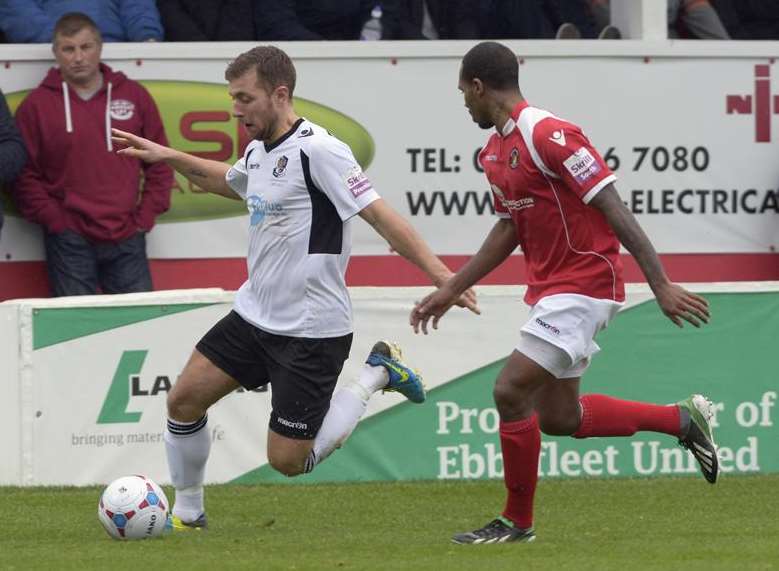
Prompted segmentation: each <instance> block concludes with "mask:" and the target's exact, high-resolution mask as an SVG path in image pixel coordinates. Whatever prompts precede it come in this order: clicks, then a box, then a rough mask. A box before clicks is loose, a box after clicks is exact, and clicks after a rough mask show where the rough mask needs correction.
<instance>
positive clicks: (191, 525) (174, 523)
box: [165, 513, 208, 532]
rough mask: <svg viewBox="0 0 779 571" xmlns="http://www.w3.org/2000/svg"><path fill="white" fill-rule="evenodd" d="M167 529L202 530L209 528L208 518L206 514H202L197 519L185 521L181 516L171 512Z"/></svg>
mask: <svg viewBox="0 0 779 571" xmlns="http://www.w3.org/2000/svg"><path fill="white" fill-rule="evenodd" d="M165 529H168V530H170V531H174V532H176V531H202V530H204V529H208V519H207V518H206V514H205V513H202V514H200V517H198V518H197V519H196V520H195V521H184V520H182V519H181V518H180V517H178V516H175V515H173V514H170V515H169V516H168V522H167V524H166V525H165Z"/></svg>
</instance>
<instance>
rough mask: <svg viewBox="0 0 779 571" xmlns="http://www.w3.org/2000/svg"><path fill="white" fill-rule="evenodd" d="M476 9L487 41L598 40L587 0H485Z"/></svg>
mask: <svg viewBox="0 0 779 571" xmlns="http://www.w3.org/2000/svg"><path fill="white" fill-rule="evenodd" d="M479 7H480V10H481V16H480V22H481V26H482V30H483V32H484V33H483V35H484V36H485V37H488V38H513V39H552V38H559V39H579V38H582V37H584V38H590V39H592V38H596V37H599V36H598V30H599V28H598V27H597V26H596V22H595V17H594V16H593V13H592V10H591V8H590V5H589V4H588V2H587V0H521V1H518V0H487V1H484V2H480V3H479ZM609 37H611V36H609Z"/></svg>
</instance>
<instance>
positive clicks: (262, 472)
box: [233, 292, 779, 486]
mask: <svg viewBox="0 0 779 571" xmlns="http://www.w3.org/2000/svg"><path fill="white" fill-rule="evenodd" d="M703 295H704V297H706V298H707V299H708V300H709V303H710V305H711V312H712V320H711V323H710V324H709V325H708V326H705V327H702V328H701V329H695V328H694V327H692V326H691V325H685V327H684V328H683V329H681V330H680V329H678V328H677V327H676V326H675V325H674V324H673V323H671V322H670V321H669V320H668V319H667V318H666V317H665V316H663V314H662V313H661V312H660V310H659V308H658V307H657V304H656V303H654V302H647V303H642V304H639V305H637V306H634V307H632V308H630V310H629V311H625V312H622V313H621V314H620V315H619V316H618V317H617V318H616V319H615V320H614V322H613V323H612V324H611V326H610V327H609V328H608V329H607V330H606V331H604V332H603V333H602V334H600V335H599V336H598V344H599V345H600V346H601V347H602V348H603V351H602V352H601V353H599V354H598V355H597V356H596V357H595V358H594V359H593V363H592V366H591V367H590V369H589V371H588V372H587V374H586V375H585V376H584V378H583V379H582V383H581V392H582V393H602V394H608V395H611V396H614V397H616V398H621V399H628V400H638V401H646V402H654V403H659V404H667V403H674V402H676V401H678V400H681V399H683V398H686V397H687V396H689V395H690V394H691V393H697V392H700V393H703V394H705V395H707V396H709V397H711V399H712V400H713V401H714V402H715V403H717V404H718V412H717V418H716V420H717V426H716V427H715V429H714V432H715V438H716V440H717V444H718V445H719V446H720V458H721V465H722V466H723V469H724V470H725V472H724V475H725V476H727V475H730V474H734V475H735V474H739V473H750V472H752V473H754V472H763V473H768V472H779V401H778V400H777V390H779V384H778V383H777V367H776V364H775V362H774V360H773V359H772V355H774V354H775V353H776V342H777V338H779V294H777V293H776V292H767V293H749V294H726V293H714V294H703ZM506 329H507V330H513V329H514V327H513V326H512V325H511V324H507V326H506ZM473 339H474V346H473V350H474V351H478V348H479V343H480V341H479V336H478V332H477V333H476V334H475V335H474V337H473ZM429 358H430V359H443V358H446V355H430V356H429ZM502 364H503V361H502V360H501V361H497V362H495V363H491V364H488V365H485V366H484V367H482V368H480V369H478V370H476V371H473V372H471V373H468V374H465V375H463V376H461V377H458V378H456V379H453V380H452V381H449V382H448V383H446V384H444V385H441V386H439V387H437V388H436V389H435V390H433V391H431V392H430V393H429V395H428V401H427V402H426V403H425V404H423V405H412V404H410V403H402V404H400V405H398V406H396V407H393V408H391V409H388V410H386V411H384V412H381V413H379V414H376V415H374V416H372V417H370V418H368V419H366V420H365V421H364V422H361V423H360V425H359V426H358V428H357V430H356V431H355V433H354V434H353V435H352V437H351V438H350V439H349V441H348V442H347V443H346V444H345V445H344V447H343V449H341V450H337V451H336V452H334V453H333V455H332V456H331V457H330V458H328V459H327V460H326V461H325V462H324V463H323V464H322V465H320V466H317V468H316V470H315V471H314V472H313V473H312V474H308V475H306V476H302V477H298V478H294V479H290V478H286V477H285V476H282V475H280V474H278V473H276V472H275V471H274V470H273V469H271V467H270V466H268V465H262V466H259V467H257V468H256V469H254V470H252V471H250V472H247V473H245V474H243V475H241V476H239V477H238V478H236V479H235V480H233V481H234V482H236V483H242V484H244V483H255V482H279V483H281V482H284V483H315V482H344V481H392V480H415V479H449V478H451V479H473V478H475V479H481V478H499V477H501V476H502V473H503V464H502V457H501V454H500V452H501V451H500V441H499V435H498V428H499V426H498V422H499V420H498V415H497V412H496V411H495V405H494V403H493V400H492V387H493V385H494V380H495V377H496V376H497V374H498V372H499V371H500V368H501V366H502ZM419 365H420V368H421V369H422V370H423V371H424V363H420V364H419ZM561 382H564V381H561ZM375 398H393V397H386V396H385V397H382V396H381V395H376V397H375ZM691 458H692V457H691V456H688V453H687V452H685V451H684V450H682V449H681V448H680V447H679V446H678V445H677V443H676V438H675V437H673V436H670V435H665V434H658V433H653V432H638V433H637V434H636V435H635V436H632V437H623V438H587V439H573V438H567V437H549V436H545V435H544V436H543V445H542V451H541V461H540V465H539V469H540V472H541V475H542V477H587V476H590V477H593V476H594V477H613V476H628V477H635V476H660V475H669V476H683V475H688V476H694V477H699V476H698V466H697V464H696V463H695V461H694V460H691ZM701 485H702V486H705V485H706V484H705V483H701Z"/></svg>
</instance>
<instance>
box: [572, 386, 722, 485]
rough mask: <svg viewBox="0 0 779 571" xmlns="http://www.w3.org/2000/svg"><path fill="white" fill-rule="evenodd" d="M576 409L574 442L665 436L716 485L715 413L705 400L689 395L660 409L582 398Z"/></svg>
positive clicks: (604, 397)
mask: <svg viewBox="0 0 779 571" xmlns="http://www.w3.org/2000/svg"><path fill="white" fill-rule="evenodd" d="M579 405H580V408H581V423H580V425H579V428H578V429H577V430H576V431H575V432H574V433H572V434H573V436H574V437H575V438H589V437H592V436H632V435H633V434H635V433H636V432H639V431H649V432H661V433H663V434H668V435H670V436H674V437H676V438H678V439H679V444H681V445H682V446H684V447H685V448H687V449H689V450H690V451H691V452H692V453H693V455H694V456H695V458H696V460H698V463H699V464H700V467H701V472H702V473H703V476H704V477H705V478H706V480H707V481H708V482H709V483H711V484H713V483H715V482H716V481H717V475H718V473H719V462H718V460H717V450H716V446H715V443H714V436H713V434H712V430H711V424H710V420H711V418H712V417H713V413H714V412H713V405H712V403H711V401H709V400H708V399H707V398H706V397H704V396H702V395H692V396H691V397H689V398H687V399H685V400H683V401H680V402H678V403H676V404H671V405H659V404H652V403H645V402H638V401H629V400H622V399H617V398H614V397H610V396H607V395H600V394H585V395H582V397H581V398H580V399H579Z"/></svg>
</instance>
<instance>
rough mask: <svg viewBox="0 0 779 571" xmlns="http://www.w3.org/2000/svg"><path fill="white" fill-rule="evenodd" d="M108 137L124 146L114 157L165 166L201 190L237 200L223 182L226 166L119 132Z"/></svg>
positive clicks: (236, 195) (114, 131) (113, 132)
mask: <svg viewBox="0 0 779 571" xmlns="http://www.w3.org/2000/svg"><path fill="white" fill-rule="evenodd" d="M111 133H112V137H111V138H112V139H113V141H114V142H115V143H118V144H120V145H124V146H125V148H123V149H120V150H118V151H117V154H119V155H126V156H128V157H135V158H137V159H140V160H142V161H144V162H147V163H157V162H161V161H162V162H166V163H168V164H169V165H170V166H171V167H173V168H174V169H175V170H176V171H177V172H179V173H181V174H183V175H184V176H185V177H187V178H188V179H189V180H191V181H192V182H193V183H195V184H196V185H197V186H199V187H200V188H202V189H203V190H205V191H207V192H211V193H213V194H218V195H220V196H224V197H227V198H232V199H235V200H241V197H240V196H239V195H238V194H236V193H235V191H233V189H232V188H230V186H229V185H228V184H227V181H225V175H226V174H227V171H228V170H230V166H229V165H227V164H225V163H221V162H219V161H211V160H208V159H203V158H200V157H196V156H194V155H190V154H187V153H183V152H181V151H177V150H175V149H172V148H170V147H166V146H164V145H160V144H157V143H155V142H154V141H150V140H149V139H144V138H143V137H139V136H137V135H133V134H132V133H127V132H125V131H120V130H119V129H111Z"/></svg>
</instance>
